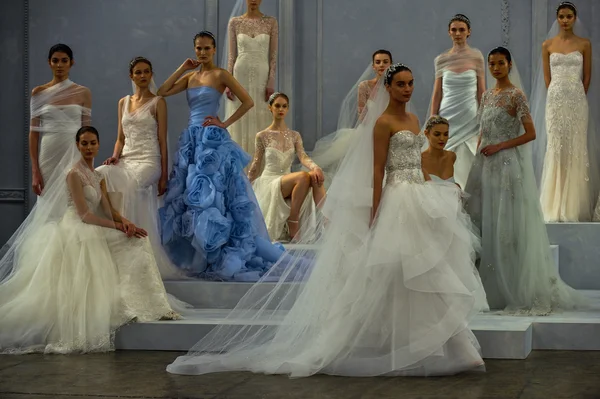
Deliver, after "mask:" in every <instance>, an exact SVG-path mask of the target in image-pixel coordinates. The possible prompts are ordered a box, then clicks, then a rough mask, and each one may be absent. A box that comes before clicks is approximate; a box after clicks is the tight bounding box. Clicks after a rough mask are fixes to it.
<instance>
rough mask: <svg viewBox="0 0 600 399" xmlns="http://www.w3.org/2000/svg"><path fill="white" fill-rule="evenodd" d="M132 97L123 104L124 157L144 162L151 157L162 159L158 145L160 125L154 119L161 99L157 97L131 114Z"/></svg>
mask: <svg viewBox="0 0 600 399" xmlns="http://www.w3.org/2000/svg"><path fill="white" fill-rule="evenodd" d="M130 99H131V96H127V97H125V101H124V102H123V116H122V118H121V124H122V125H123V134H124V135H125V146H124V147H123V153H122V157H126V158H127V159H129V160H139V161H144V160H147V159H148V158H149V157H160V146H159V144H158V132H157V128H158V124H157V122H156V119H155V117H154V112H155V109H156V104H157V103H158V100H159V99H160V97H155V98H153V99H151V100H150V101H148V102H147V103H146V104H144V105H142V106H141V107H139V108H138V109H136V110H135V111H133V112H129V104H130Z"/></svg>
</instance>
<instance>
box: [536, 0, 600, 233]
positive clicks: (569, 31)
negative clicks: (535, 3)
mask: <svg viewBox="0 0 600 399" xmlns="http://www.w3.org/2000/svg"><path fill="white" fill-rule="evenodd" d="M556 18H557V22H558V25H559V26H560V32H559V33H558V34H557V35H556V36H555V37H552V38H550V39H548V40H546V41H545V42H544V44H543V45H542V61H543V70H544V81H545V85H546V88H547V90H548V92H547V100H546V104H545V106H546V109H545V130H546V131H545V134H546V136H547V145H546V148H545V150H546V153H545V156H544V164H543V172H542V177H541V181H540V192H541V195H540V202H541V204H542V212H543V214H544V219H545V220H546V221H547V222H589V221H590V220H591V217H592V216H591V213H592V207H593V205H592V203H591V200H592V199H591V192H590V170H589V169H590V162H589V157H588V119H589V109H588V100H587V91H588V88H589V86H590V81H591V73H592V44H591V42H590V40H589V39H586V38H583V37H579V36H577V35H576V34H575V33H574V32H573V28H574V25H575V22H576V19H577V9H576V8H575V6H574V5H573V3H570V2H562V3H561V4H560V5H559V6H558V8H557V10H556ZM536 101H538V99H537V98H536ZM595 166H596V165H594V167H595Z"/></svg>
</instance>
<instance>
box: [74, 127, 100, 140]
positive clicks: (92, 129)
mask: <svg viewBox="0 0 600 399" xmlns="http://www.w3.org/2000/svg"><path fill="white" fill-rule="evenodd" d="M84 133H92V134H94V135H96V138H97V139H98V142H100V133H98V129H96V128H95V127H93V126H81V127H80V128H79V130H78V131H77V134H75V141H76V142H77V143H79V138H80V137H81V136H82V135H83V134H84Z"/></svg>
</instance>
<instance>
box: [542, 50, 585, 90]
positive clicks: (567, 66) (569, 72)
mask: <svg viewBox="0 0 600 399" xmlns="http://www.w3.org/2000/svg"><path fill="white" fill-rule="evenodd" d="M550 71H551V76H552V79H551V84H552V83H553V82H555V80H563V81H564V80H568V81H572V82H577V81H579V82H581V78H582V75H583V55H582V54H581V53H580V52H579V51H573V52H570V53H568V54H562V53H552V54H550Z"/></svg>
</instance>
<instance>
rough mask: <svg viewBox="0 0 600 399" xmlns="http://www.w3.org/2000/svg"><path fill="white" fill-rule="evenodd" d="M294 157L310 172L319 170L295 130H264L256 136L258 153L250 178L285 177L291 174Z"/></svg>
mask: <svg viewBox="0 0 600 399" xmlns="http://www.w3.org/2000/svg"><path fill="white" fill-rule="evenodd" d="M294 155H296V156H297V157H298V159H299V160H300V162H301V163H302V165H304V166H305V167H307V168H308V169H310V170H313V169H315V168H317V167H318V166H317V164H315V163H314V162H313V161H312V159H310V157H309V156H308V155H307V154H306V151H304V144H303V143H302V136H300V133H298V132H296V131H294V130H289V129H288V130H284V131H275V130H263V131H262V132H259V133H258V134H257V135H256V152H255V153H254V160H253V161H252V165H251V166H250V170H249V172H248V178H249V179H250V181H253V180H254V179H256V178H257V177H258V176H260V174H261V170H260V169H261V167H262V165H263V163H264V170H263V171H262V173H263V174H271V175H273V174H274V175H285V174H288V173H290V171H291V166H292V161H293V160H294Z"/></svg>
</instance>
